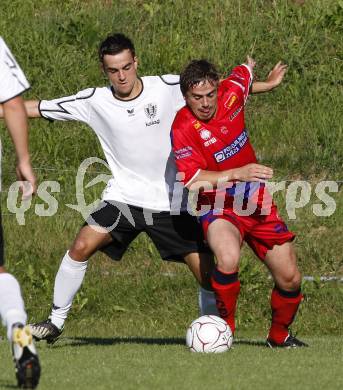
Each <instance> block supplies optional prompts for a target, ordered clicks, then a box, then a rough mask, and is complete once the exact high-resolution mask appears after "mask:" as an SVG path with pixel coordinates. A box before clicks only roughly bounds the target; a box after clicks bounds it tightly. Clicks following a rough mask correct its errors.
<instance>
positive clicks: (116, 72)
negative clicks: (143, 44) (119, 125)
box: [102, 49, 141, 100]
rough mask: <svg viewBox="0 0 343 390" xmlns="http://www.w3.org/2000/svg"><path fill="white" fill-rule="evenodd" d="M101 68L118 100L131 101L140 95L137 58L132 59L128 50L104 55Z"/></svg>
mask: <svg viewBox="0 0 343 390" xmlns="http://www.w3.org/2000/svg"><path fill="white" fill-rule="evenodd" d="M102 67H103V71H104V72H105V73H106V75H107V77H108V78H109V80H110V82H111V84H112V87H113V89H114V92H115V95H116V96H117V97H118V98H120V99H126V100H127V99H133V98H134V97H136V96H137V95H138V94H139V93H140V89H141V83H140V82H139V80H138V77H137V57H133V56H132V53H131V51H130V50H129V49H126V50H123V51H122V52H120V53H118V54H114V55H111V54H105V55H104V58H103V64H102Z"/></svg>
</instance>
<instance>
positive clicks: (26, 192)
mask: <svg viewBox="0 0 343 390" xmlns="http://www.w3.org/2000/svg"><path fill="white" fill-rule="evenodd" d="M2 110H3V117H4V119H5V122H6V126H7V129H8V132H9V133H10V136H11V138H12V141H13V144H14V148H15V152H16V156H17V167H16V172H17V177H18V180H20V181H28V182H29V184H30V185H29V186H25V187H23V197H28V196H30V195H31V194H32V193H34V192H35V191H36V177H35V175H34V173H33V170H32V166H31V162H30V154H29V146H28V123H27V115H26V110H25V106H24V102H23V99H22V97H21V96H17V97H15V98H13V99H11V100H9V101H7V102H6V103H4V104H3V105H2Z"/></svg>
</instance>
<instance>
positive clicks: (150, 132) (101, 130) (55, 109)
mask: <svg viewBox="0 0 343 390" xmlns="http://www.w3.org/2000/svg"><path fill="white" fill-rule="evenodd" d="M141 80H142V83H143V90H142V92H141V93H140V95H139V96H137V97H136V98H134V99H132V100H120V99H117V98H116V97H114V94H113V93H112V89H111V87H103V88H89V89H85V90H83V91H81V92H79V93H77V94H76V95H73V96H68V97H63V98H60V99H54V100H49V101H48V100H42V101H41V102H40V104H39V110H40V114H41V115H42V116H43V117H44V118H46V119H52V120H62V121H65V120H76V121H81V122H84V123H86V124H88V125H89V126H90V127H91V128H92V129H93V130H94V132H95V133H96V135H97V136H98V138H99V141H100V143H101V146H102V148H103V151H104V154H105V157H106V160H107V162H108V165H109V167H110V169H111V172H112V175H113V179H111V180H110V181H109V183H108V185H107V187H106V189H105V191H104V193H103V199H104V200H114V201H118V202H122V203H126V204H129V205H133V206H138V207H142V208H147V209H151V210H157V211H169V210H170V207H171V206H170V205H171V198H172V194H173V187H174V183H175V178H176V167H175V163H174V158H173V156H172V152H171V140H170V129H171V124H172V122H173V120H174V116H175V114H176V112H177V111H178V110H179V109H180V108H181V107H182V106H183V105H184V99H183V97H182V94H181V91H180V88H179V76H177V75H165V76H162V77H159V76H147V77H142V78H141Z"/></svg>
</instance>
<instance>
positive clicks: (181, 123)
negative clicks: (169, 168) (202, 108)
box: [171, 110, 207, 186]
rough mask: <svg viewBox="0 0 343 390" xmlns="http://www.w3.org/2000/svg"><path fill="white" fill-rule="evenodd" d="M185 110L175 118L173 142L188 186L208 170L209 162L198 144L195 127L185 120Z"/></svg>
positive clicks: (177, 161)
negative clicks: (202, 171)
mask: <svg viewBox="0 0 343 390" xmlns="http://www.w3.org/2000/svg"><path fill="white" fill-rule="evenodd" d="M182 112H183V110H181V111H179V112H178V114H177V115H176V117H175V120H174V123H173V125H172V130H171V140H172V147H173V152H174V158H175V162H176V167H177V169H178V171H179V172H180V173H183V177H182V181H183V183H184V184H185V186H187V184H188V183H189V182H190V181H191V180H192V179H193V178H194V177H195V176H196V175H197V174H198V173H199V171H200V170H202V169H203V170H205V169H207V162H206V160H205V158H204V157H203V156H202V153H201V147H200V145H199V144H198V143H197V140H196V138H195V137H194V136H193V134H194V135H195V132H194V129H193V125H192V123H191V121H190V120H189V119H188V120H187V119H186V120H183V119H184V118H183V115H182Z"/></svg>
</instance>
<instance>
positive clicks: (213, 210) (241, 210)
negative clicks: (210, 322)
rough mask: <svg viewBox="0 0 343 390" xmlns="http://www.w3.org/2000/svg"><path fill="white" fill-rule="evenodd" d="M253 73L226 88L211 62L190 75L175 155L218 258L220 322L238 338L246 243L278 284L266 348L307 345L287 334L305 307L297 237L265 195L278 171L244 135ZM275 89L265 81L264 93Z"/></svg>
mask: <svg viewBox="0 0 343 390" xmlns="http://www.w3.org/2000/svg"><path fill="white" fill-rule="evenodd" d="M254 66H255V62H254V61H253V60H252V59H251V58H249V57H248V59H247V64H243V65H240V66H237V67H235V68H234V69H233V71H232V73H231V74H230V75H229V77H227V78H226V79H224V80H222V81H220V80H219V77H218V73H217V71H216V69H215V67H214V66H213V65H212V64H211V63H209V62H207V61H206V60H194V61H192V62H191V63H190V64H189V65H188V66H187V67H186V68H185V70H184V71H183V73H182V74H181V77H180V87H181V91H182V93H183V95H184V98H185V101H186V107H184V108H182V109H181V110H180V111H179V112H178V114H177V116H176V118H175V120H174V123H173V126H172V142H173V150H174V155H175V160H176V164H177V167H178V169H179V171H180V172H181V173H182V175H183V181H184V183H185V185H186V186H187V187H188V188H189V189H190V190H191V191H192V192H193V193H194V192H196V194H198V198H197V210H198V211H199V213H200V220H201V223H202V226H203V230H204V233H205V236H206V238H207V241H208V244H209V245H210V247H211V249H212V250H213V252H214V254H215V256H216V259H217V265H216V268H215V269H214V271H213V274H212V278H211V283H212V287H213V290H214V291H215V294H216V301H217V307H218V310H219V312H220V315H221V316H222V317H223V318H224V319H225V320H226V321H227V323H228V324H229V325H230V327H231V329H232V331H233V332H234V330H235V310H236V302H237V298H238V295H239V290H240V282H239V279H238V270H239V258H240V250H241V246H242V242H243V240H244V241H246V242H247V243H248V245H249V246H250V247H251V249H252V250H253V251H254V252H255V254H256V255H257V256H258V257H259V258H260V259H261V260H262V261H263V263H264V264H265V265H266V266H267V268H268V269H269V271H270V273H271V275H272V277H273V279H274V282H275V287H274V289H273V291H272V295H271V308H272V323H271V327H270V331H269V334H268V338H267V345H268V346H270V347H300V346H306V344H305V343H303V342H302V341H300V340H298V339H296V338H295V337H293V336H292V335H291V334H290V332H289V326H290V325H291V323H292V322H293V319H294V317H295V314H296V312H297V310H298V307H299V304H300V302H301V300H302V294H301V291H300V286H301V275H300V272H299V270H298V267H297V262H296V255H295V251H294V247H293V244H292V241H293V239H294V237H295V236H294V234H293V233H291V232H290V231H288V229H287V226H286V224H285V223H284V222H283V221H282V219H281V218H280V217H279V216H278V213H277V208H276V206H275V204H274V203H273V201H272V199H271V196H270V195H269V193H268V191H267V189H266V184H265V182H266V180H268V179H271V178H272V176H273V170H272V169H271V168H269V167H266V166H263V165H260V164H258V162H257V159H256V156H255V152H254V149H253V147H252V145H251V143H250V140H249V136H248V132H247V129H246V128H245V120H244V106H245V103H246V100H247V98H248V95H249V92H250V89H251V86H252V80H253V76H252V71H253V68H254ZM277 66H278V67H279V71H280V72H281V73H282V72H284V71H285V70H286V67H285V66H284V65H282V64H281V63H279V64H278V65H277ZM276 85H277V84H275V83H274V80H269V82H268V79H267V82H266V83H265V85H264V87H265V91H267V90H270V89H272V88H274V87H275V86H276ZM253 92H254V91H253ZM259 92H260V91H259Z"/></svg>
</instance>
